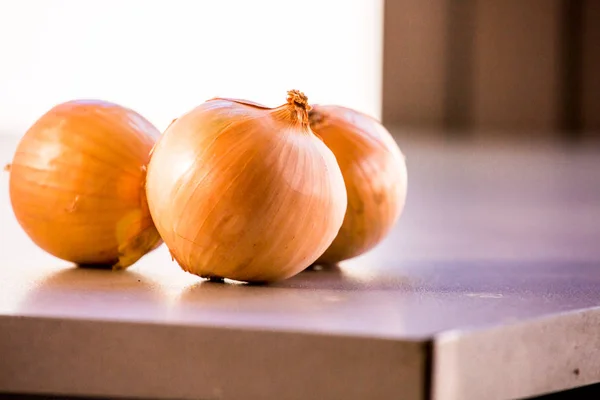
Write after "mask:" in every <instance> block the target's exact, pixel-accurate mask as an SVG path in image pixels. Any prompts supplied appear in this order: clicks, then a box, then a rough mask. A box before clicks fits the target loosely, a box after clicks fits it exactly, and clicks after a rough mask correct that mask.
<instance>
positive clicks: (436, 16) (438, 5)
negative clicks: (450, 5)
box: [382, 0, 446, 126]
mask: <svg viewBox="0 0 600 400" xmlns="http://www.w3.org/2000/svg"><path fill="white" fill-rule="evenodd" d="M384 15H385V17H384V51H383V54H384V57H383V82H384V84H383V110H382V115H383V120H384V121H392V122H402V123H404V124H409V125H417V126H439V125H440V124H441V122H442V120H443V117H444V104H443V98H442V97H441V95H440V94H441V93H442V92H443V88H444V45H445V43H444V29H445V18H446V4H445V1H439V0H396V1H394V0H387V1H386V2H385V14H384Z"/></svg>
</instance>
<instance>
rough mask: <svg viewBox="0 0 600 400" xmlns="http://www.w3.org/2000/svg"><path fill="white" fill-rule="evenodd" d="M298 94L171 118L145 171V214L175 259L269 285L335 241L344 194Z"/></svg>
mask: <svg viewBox="0 0 600 400" xmlns="http://www.w3.org/2000/svg"><path fill="white" fill-rule="evenodd" d="M308 110H310V106H309V105H308V103H307V98H306V96H304V94H302V93H301V92H298V91H290V92H288V99H287V103H286V104H284V105H282V106H280V107H277V108H274V109H271V108H267V107H264V106H261V105H258V104H256V103H252V102H248V101H243V100H231V99H214V100H210V101H208V102H206V103H204V104H202V105H200V106H199V107H197V108H195V109H194V110H192V111H190V112H189V113H187V114H185V115H184V116H182V117H181V118H179V119H177V120H175V121H174V122H173V123H172V124H171V126H170V127H169V128H168V129H167V130H166V132H165V133H164V134H163V136H162V137H161V139H160V140H159V141H158V143H157V145H156V147H155V149H154V152H153V154H152V160H151V161H150V165H149V167H148V178H147V181H146V190H147V196H148V203H149V206H150V212H151V214H152V217H153V219H154V221H155V223H156V227H157V228H158V231H159V232H160V234H161V236H162V238H163V239H164V241H165V243H166V245H167V247H168V248H169V250H170V251H171V255H172V257H173V258H174V259H175V260H176V261H177V262H178V263H179V265H180V266H181V267H182V268H183V269H184V270H185V271H188V272H191V273H193V274H196V275H199V276H201V277H204V278H211V279H222V278H229V279H234V280H239V281H247V282H271V281H276V280H281V279H285V278H288V277H290V276H292V275H295V274H296V273H298V272H300V271H302V270H303V269H305V268H306V267H308V266H309V265H310V264H311V263H313V262H314V261H315V260H316V259H317V258H318V257H319V256H320V255H321V254H322V253H323V252H324V251H325V249H326V248H327V247H328V246H329V245H330V244H331V242H332V241H333V239H334V238H335V236H336V234H337V232H338V230H339V228H340V226H341V225H342V221H343V219H344V214H345V211H346V190H345V187H344V181H343V177H342V174H341V172H340V168H339V166H338V165H337V162H336V160H335V156H334V155H333V153H332V152H331V151H330V150H329V149H328V148H327V146H325V144H324V143H323V142H322V141H321V140H320V139H318V138H317V137H316V136H315V135H314V134H313V132H312V131H311V130H310V127H309V124H308Z"/></svg>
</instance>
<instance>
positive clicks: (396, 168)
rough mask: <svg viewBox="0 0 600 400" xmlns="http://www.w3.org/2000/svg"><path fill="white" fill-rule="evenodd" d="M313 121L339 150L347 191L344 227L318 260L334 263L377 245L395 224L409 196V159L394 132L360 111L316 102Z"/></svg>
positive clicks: (319, 261)
mask: <svg viewBox="0 0 600 400" xmlns="http://www.w3.org/2000/svg"><path fill="white" fill-rule="evenodd" d="M310 125H311V128H312V130H313V131H314V132H315V133H316V134H317V135H319V136H320V137H321V138H322V139H323V141H324V142H325V144H326V145H327V146H328V147H329V148H330V149H331V150H332V151H333V153H334V154H335V156H336V158H337V161H338V164H339V165H340V168H341V170H342V174H343V176H344V182H345V184H346V190H347V193H348V208H347V210H346V216H345V218H344V223H343V225H342V228H341V229H340V231H339V233H338V235H337V237H336V238H335V240H334V241H333V243H332V244H331V246H330V247H329V248H328V249H327V251H325V253H324V254H323V255H322V256H321V257H320V258H319V260H318V263H322V264H335V263H337V262H340V261H342V260H346V259H349V258H353V257H356V256H358V255H360V254H363V253H365V252H366V251H368V250H370V249H372V248H373V247H375V246H376V245H377V244H378V243H379V242H380V241H381V240H382V239H383V238H384V237H385V236H386V235H387V234H388V232H389V231H390V229H391V228H392V226H394V224H395V223H396V221H397V220H398V218H399V217H400V215H401V213H402V210H403V208H404V203H405V200H406V189H407V172H406V164H405V161H404V156H403V154H402V153H401V151H400V149H399V148H398V145H397V144H396V142H395V141H394V139H393V138H392V136H391V135H390V133H389V132H388V131H387V130H386V129H385V128H384V127H383V126H382V125H381V124H380V123H379V122H378V121H376V120H375V119H373V118H371V117H369V116H367V115H365V114H362V113H360V112H358V111H354V110H351V109H348V108H344V107H339V106H314V107H313V109H312V110H311V112H310Z"/></svg>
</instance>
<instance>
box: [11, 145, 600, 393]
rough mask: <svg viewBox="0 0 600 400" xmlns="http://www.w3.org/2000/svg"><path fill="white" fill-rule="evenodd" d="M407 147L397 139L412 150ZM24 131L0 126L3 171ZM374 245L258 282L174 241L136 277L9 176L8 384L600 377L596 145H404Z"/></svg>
mask: <svg viewBox="0 0 600 400" xmlns="http://www.w3.org/2000/svg"><path fill="white" fill-rule="evenodd" d="M401 143H402V142H401ZM14 146H15V141H14V139H7V138H0V163H6V162H9V161H10V158H11V154H12V151H13V149H14ZM403 150H404V151H405V152H406V154H407V161H408V167H409V197H408V203H407V207H406V211H405V214H404V216H403V217H402V219H401V220H400V222H399V223H398V225H397V226H396V228H395V230H394V231H393V232H392V234H391V235H390V236H389V237H388V238H387V239H386V240H385V241H384V242H383V243H382V244H381V245H380V246H379V247H378V248H376V249H375V250H374V251H372V252H370V253H369V254H366V255H365V256H363V257H360V258H357V259H355V260H351V261H348V262H346V263H343V264H342V265H340V266H339V267H338V268H328V269H321V270H311V271H306V272H304V273H302V274H300V275H298V276H296V277H294V278H292V279H290V280H288V281H285V282H281V283H279V284H276V285H272V286H267V287H260V286H247V285H236V284H218V283H211V282H205V281H202V280H201V279H199V278H197V277H194V276H192V275H189V274H186V273H184V272H183V271H181V270H180V269H179V268H178V267H177V266H176V264H174V263H172V262H171V260H170V257H169V254H168V252H167V250H166V249H165V247H164V246H162V247H161V248H159V249H158V250H157V251H155V252H153V253H151V254H149V255H148V256H146V257H144V258H143V259H142V261H140V262H139V263H137V264H135V266H133V267H132V268H130V269H129V270H128V271H125V272H122V273H112V272H107V271H99V270H84V269H78V268H74V267H73V266H71V265H69V264H68V263H66V262H63V261H60V260H57V259H55V258H53V257H51V256H49V255H47V254H45V253H44V252H42V251H41V250H39V249H38V248H36V247H35V245H33V244H32V243H31V242H30V241H29V239H28V238H27V237H26V236H25V234H24V233H23V231H22V230H21V229H20V228H19V227H18V224H17V222H16V220H15V219H14V217H13V215H12V212H11V209H10V204H9V199H8V191H7V186H8V185H7V183H8V176H7V174H1V175H0V246H1V247H0V355H1V356H0V392H6V393H47V394H59V395H73V396H74V395H77V396H104V397H111V398H112V397H140V398H155V399H157V398H173V399H192V398H194V399H263V398H277V399H288V398H289V399H296V398H297V399H307V398H319V399H338V398H340V399H341V398H343V399H364V398H373V399H376V398H403V399H425V398H435V399H438V400H446V399H448V400H450V399H452V400H454V399H456V400H458V399H460V400H465V399H467V400H468V399H480V398H486V399H503V398H515V397H526V396H533V395H539V394H542V393H547V392H550V391H558V390H564V389H567V388H572V387H577V386H581V385H585V384H589V383H594V382H599V381H600V336H599V335H598V334H597V332H598V330H599V329H600V308H598V306H600V151H598V150H597V149H596V150H594V149H574V148H562V147H557V146H552V145H547V144H546V145H541V144H537V145H534V144H528V145H524V144H520V145H512V146H507V145H505V146H491V145H489V144H471V145H468V146H467V145H449V144H444V143H441V142H433V143H432V142H430V143H426V142H414V141H411V142H407V143H406V145H405V146H403Z"/></svg>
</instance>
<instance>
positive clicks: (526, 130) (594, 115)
mask: <svg viewBox="0 0 600 400" xmlns="http://www.w3.org/2000/svg"><path fill="white" fill-rule="evenodd" d="M598 21H600V2H598V1H593V0H504V1H495V0H425V1H419V0H390V1H386V2H385V17H384V22H385V23H384V26H385V31H384V32H385V33H384V67H383V82H384V83H383V118H384V121H385V122H386V123H388V124H399V125H409V126H414V127H422V128H433V129H438V130H439V129H440V128H443V129H445V130H446V131H453V132H454V135H459V134H462V135H463V136H467V137H470V138H481V137H485V136H495V137H496V138H498V137H500V138H505V139H509V137H510V136H516V135H524V134H525V135H527V136H532V137H538V138H546V139H553V138H555V137H563V138H569V139H575V140H579V139H583V138H590V137H596V138H597V137H598V132H599V131H600V74H599V71H600V24H598ZM467 131H468V132H469V133H468V134H467V133H466V132H467ZM459 132H460V133H459Z"/></svg>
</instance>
